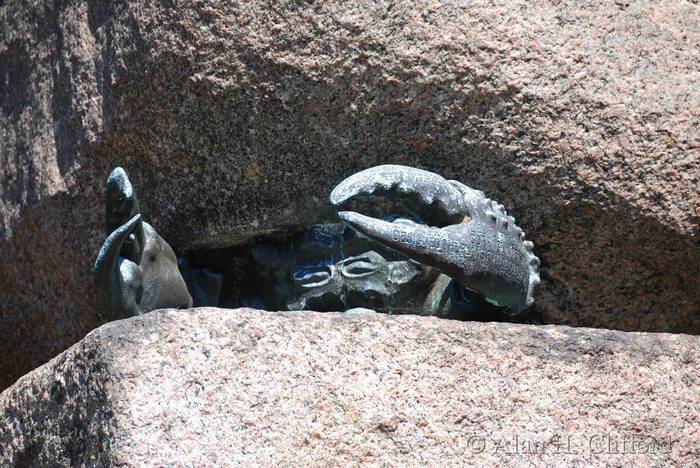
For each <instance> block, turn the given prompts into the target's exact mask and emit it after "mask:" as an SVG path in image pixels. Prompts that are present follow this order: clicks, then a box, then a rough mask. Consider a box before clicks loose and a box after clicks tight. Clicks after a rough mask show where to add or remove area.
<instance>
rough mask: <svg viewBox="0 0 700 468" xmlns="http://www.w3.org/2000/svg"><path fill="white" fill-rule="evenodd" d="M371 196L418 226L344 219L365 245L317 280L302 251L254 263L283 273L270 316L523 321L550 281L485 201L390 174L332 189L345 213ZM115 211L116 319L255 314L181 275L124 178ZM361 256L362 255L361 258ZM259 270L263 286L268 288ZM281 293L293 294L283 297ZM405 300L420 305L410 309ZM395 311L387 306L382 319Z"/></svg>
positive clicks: (506, 219) (507, 220)
mask: <svg viewBox="0 0 700 468" xmlns="http://www.w3.org/2000/svg"><path fill="white" fill-rule="evenodd" d="M368 197H383V198H384V199H389V200H391V201H393V202H398V203H399V204H400V205H402V206H403V208H404V209H405V210H406V211H408V212H409V213H410V214H412V215H413V216H415V218H417V221H416V220H412V219H410V218H406V217H403V216H398V217H396V218H394V219H393V220H392V221H387V220H382V219H377V218H373V217H369V216H366V215H363V214H360V213H357V212H353V211H340V212H339V213H338V215H339V217H340V219H341V220H342V221H343V223H345V224H346V225H347V226H349V227H350V228H351V229H350V231H352V232H355V233H356V235H355V238H356V237H357V236H358V235H359V237H360V239H358V240H350V241H347V242H349V243H348V244H347V245H346V246H345V247H346V248H347V251H346V252H344V253H345V254H346V255H344V256H342V257H341V258H335V259H334V260H333V261H332V262H331V263H330V264H328V263H325V264H323V265H321V267H320V269H318V271H311V272H309V271H305V272H302V273H303V274H302V275H301V279H300V278H298V277H297V275H296V273H298V272H295V271H294V268H293V266H292V264H293V263H294V260H295V258H294V257H295V254H294V253H291V252H294V247H293V245H282V246H281V248H280V249H279V250H280V251H282V252H285V253H283V254H281V255H280V254H279V253H278V254H277V255H275V256H273V263H274V264H272V265H270V264H267V265H261V264H260V263H257V264H256V265H257V268H259V269H267V270H274V271H276V275H277V276H275V277H274V278H271V279H270V280H269V284H265V285H264V288H263V289H264V290H265V291H268V292H269V291H273V290H275V291H277V290H279V291H281V292H280V293H279V294H278V296H279V297H278V298H280V297H281V299H280V300H278V301H277V302H274V301H272V302H268V303H267V307H266V308H270V309H276V310H279V309H283V308H290V309H298V308H304V307H305V306H307V305H309V306H311V307H312V308H316V310H339V308H345V309H352V308H354V307H358V306H359V307H366V306H367V304H370V307H371V306H372V305H373V304H377V299H378V298H379V299H387V298H388V299H389V302H392V303H394V305H395V303H397V302H398V303H401V302H402V301H403V306H404V307H403V309H401V310H402V312H399V313H406V311H410V312H411V313H417V314H422V315H437V316H440V317H449V318H462V319H466V318H469V317H473V315H471V316H470V315H469V314H465V313H464V311H465V304H469V307H470V308H471V309H473V308H474V307H477V308H481V309H482V310H486V309H489V308H491V307H495V308H497V309H498V310H500V311H503V312H504V313H505V314H507V315H515V314H517V313H519V312H520V311H522V310H524V309H526V308H528V307H529V306H530V305H531V304H532V303H533V293H534V290H535V288H536V286H537V285H538V284H539V281H540V278H539V264H540V262H539V259H538V258H537V257H536V256H535V255H534V253H533V244H532V242H529V241H527V240H525V234H524V233H523V231H522V229H520V228H519V227H518V226H517V225H516V224H515V219H514V218H513V217H512V216H508V214H507V213H506V211H505V209H504V207H503V206H502V205H500V204H499V203H497V202H495V201H493V200H491V199H489V198H487V197H486V196H485V195H484V193H483V192H481V191H478V190H473V189H471V188H469V187H467V186H466V185H464V184H462V183H460V182H457V181H453V180H446V179H444V178H443V177H441V176H440V175H438V174H435V173H433V172H429V171H425V170H421V169H416V168H412V167H406V166H398V165H383V166H376V167H373V168H370V169H366V170H364V171H361V172H358V173H356V174H354V175H352V176H350V177H348V178H347V179H345V180H343V181H342V182H341V183H340V184H338V185H337V186H336V187H335V189H334V190H333V191H332V193H331V195H330V202H331V204H332V205H334V206H336V207H343V206H345V205H347V204H351V203H354V202H355V201H357V200H358V199H363V198H368ZM106 207H107V220H106V225H105V227H106V232H107V234H108V237H107V239H106V241H105V242H104V245H103V246H102V249H101V250H100V253H99V254H98V257H97V260H96V262H95V280H96V284H97V287H98V291H99V294H100V296H101V298H102V301H103V303H104V304H105V306H106V307H107V308H108V309H109V310H110V311H111V312H112V313H113V315H114V316H115V317H129V316H133V315H138V314H142V313H145V312H148V311H150V310H154V309H157V308H164V307H178V308H184V307H190V306H192V304H193V299H192V296H194V298H195V301H194V305H218V306H231V307H236V306H241V305H251V304H250V303H245V302H240V301H239V302H231V301H230V300H228V299H226V297H225V294H224V295H220V293H221V291H220V288H221V282H222V279H221V275H218V274H217V273H214V272H212V271H209V270H199V271H196V270H192V269H190V268H189V266H187V267H184V269H183V270H180V269H179V267H178V259H177V258H176V257H175V254H174V253H173V251H172V249H171V248H170V246H169V245H168V244H167V243H166V242H165V240H163V239H162V238H161V237H160V236H159V235H158V234H157V233H156V231H155V230H154V229H153V227H151V226H150V225H149V224H148V223H146V222H144V221H142V219H141V215H140V213H139V210H138V203H137V201H136V197H135V195H134V191H133V188H132V186H131V183H130V181H129V179H128V176H127V175H126V172H125V171H124V170H123V169H121V168H116V169H115V170H114V171H113V172H112V174H110V177H109V179H108V183H107V203H106ZM421 223H425V224H421ZM329 226H331V225H329ZM335 226H340V225H335ZM336 231H337V229H335V231H334V232H336ZM347 237H348V236H347V235H344V237H343V238H344V239H346V238H347ZM351 237H352V236H351ZM362 239H369V240H364V241H362ZM314 245H315V244H313V243H311V244H308V243H307V244H306V245H305V246H304V248H303V249H302V251H304V252H306V253H305V255H306V256H307V257H304V258H303V260H305V261H308V260H309V258H308V255H309V253H308V251H309V250H311V251H312V252H313V251H314V249H315V247H314ZM352 246H355V247H357V249H359V252H354V253H353V252H352V251H351V250H352ZM319 248H320V247H319ZM254 250H255V249H252V250H251V251H254ZM341 250H342V246H341ZM391 252H394V253H391ZM216 256H217V257H219V255H216ZM253 256H254V255H253ZM397 256H398V257H397ZM399 257H400V258H399ZM186 264H187V262H182V265H181V266H183V265H186ZM312 264H313V262H312ZM258 272H259V271H256V272H255V273H256V274H255V275H254V276H255V277H256V278H260V276H259V275H258V274H257V273H258ZM337 272H341V273H344V274H339V273H337ZM334 273H335V275H334ZM183 275H184V277H185V279H183ZM280 283H288V284H287V285H283V287H281V288H280V287H277V286H278V285H279V284H280ZM276 285H277V286H276ZM205 289H206V290H208V291H209V292H210V294H209V296H210V297H209V299H208V302H207V301H205V302H202V299H201V294H200V293H201V291H203V290H205ZM363 296H365V297H363ZM407 296H420V297H411V298H409V299H408V300H407V299H406V297H407ZM395 299H396V300H395ZM372 301H374V302H372ZM385 302H386V301H385ZM385 302H382V301H379V304H380V306H379V307H380V309H381V307H382V306H381V304H383V303H385ZM252 305H255V303H253V304H252ZM471 309H470V310H471ZM377 310H379V309H377ZM382 310H384V309H382ZM384 311H387V310H384ZM388 311H389V312H391V309H389V310H388ZM488 317H489V316H487V318H488Z"/></svg>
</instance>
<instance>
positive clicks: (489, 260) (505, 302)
mask: <svg viewBox="0 0 700 468" xmlns="http://www.w3.org/2000/svg"><path fill="white" fill-rule="evenodd" d="M370 196H384V197H388V198H390V199H392V200H396V201H399V202H403V205H404V207H405V209H406V210H407V211H409V212H410V213H412V214H414V215H416V216H418V217H419V218H421V219H422V220H423V221H424V222H426V223H428V224H427V225H422V224H412V223H401V222H396V221H394V222H387V221H383V220H380V219H376V218H372V217H369V216H365V215H363V214H360V213H356V212H353V211H340V212H339V213H338V215H339V216H340V218H341V220H343V221H344V222H345V223H346V224H348V225H349V226H350V227H352V228H353V229H355V230H356V231H357V232H359V233H360V234H362V235H364V236H366V237H369V238H370V239H373V240H375V241H377V242H379V243H381V244H383V245H386V246H387V247H389V248H392V249H394V250H396V251H398V252H400V253H402V254H404V255H406V256H407V257H409V258H411V259H413V260H415V261H418V262H421V263H423V264H425V265H428V266H432V267H435V268H438V269H439V270H440V271H442V272H443V273H444V274H446V275H447V276H449V277H451V278H452V279H454V280H455V281H457V282H458V283H459V284H460V285H461V286H462V287H463V288H466V289H468V290H471V291H473V292H476V293H478V294H480V295H482V296H484V298H485V299H486V300H488V301H489V302H491V303H493V304H495V305H498V306H500V307H503V308H504V309H505V311H506V312H508V313H510V314H517V313H518V312H520V311H522V310H524V309H526V308H527V307H529V306H530V305H532V303H533V293H534V290H535V288H536V287H537V285H538V284H539V282H540V277H539V265H540V261H539V259H538V258H537V257H536V256H535V255H534V253H533V244H532V242H530V241H527V240H525V234H524V233H523V230H522V229H520V228H519V227H518V226H517V225H516V224H515V219H514V218H513V217H512V216H508V214H507V213H506V211H505V208H504V207H503V206H502V205H500V204H499V203H497V202H495V201H493V200H491V199H489V198H487V197H486V196H485V195H484V193H483V192H481V191H478V190H474V189H471V188H469V187H467V186H466V185H464V184H462V183H460V182H457V181H453V180H446V179H444V178H443V177H442V176H440V175H438V174H435V173H433V172H429V171H425V170H421V169H416V168H412V167H407V166H399V165H383V166H376V167H373V168H370V169H366V170H364V171H361V172H358V173H356V174H354V175H352V176H350V177H348V178H347V179H345V180H343V181H342V182H341V183H340V184H338V185H337V186H336V187H335V189H333V191H332V193H331V195H330V201H331V203H332V204H333V205H335V206H342V205H344V204H346V203H347V202H350V201H351V200H354V199H357V198H361V197H370Z"/></svg>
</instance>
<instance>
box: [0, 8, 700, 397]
mask: <svg viewBox="0 0 700 468" xmlns="http://www.w3.org/2000/svg"><path fill="white" fill-rule="evenodd" d="M698 24H700V5H698V4H697V2H688V1H685V0H662V1H656V0H654V1H651V0H640V1H634V2H631V1H600V0H568V1H567V0H565V1H553V0H552V1H550V0H472V1H462V0H459V1H457V0H454V1H442V0H441V1H420V2H416V1H413V0H411V1H408V0H405V1H398V2H396V1H383V0H377V1H372V2H366V1H343V2H340V1H333V2H300V1H296V0H293V1H292V0H289V1H275V2H260V1H248V0H246V1H237V0H233V1H231V0H201V1H200V0H197V1H192V0H188V1H181V0H175V1H171V2H150V1H145V0H134V1H130V2H84V1H77V0H66V1H61V2H49V1H46V0H6V1H3V2H1V3H0V70H2V72H0V148H1V150H0V155H1V158H2V159H1V161H0V334H1V335H0V388H2V387H4V386H6V385H9V384H10V383H12V382H13V381H14V380H15V379H16V378H17V377H19V376H20V375H22V374H24V373H25V372H27V371H28V370H30V369H32V368H34V367H36V366H37V365H39V364H42V363H44V362H46V361H47V360H48V359H49V358H51V357H53V356H55V355H56V354H58V353H59V352H61V351H63V350H65V349H66V348H67V347H68V346H70V345H71V344H73V343H75V342H76V341H78V340H80V339H81V338H82V337H83V336H85V334H86V333H87V332H89V331H90V330H92V329H93V328H95V327H97V326H99V325H100V324H102V323H104V322H105V321H106V320H107V319H108V317H105V316H104V313H103V312H101V311H102V310H103V309H102V308H101V307H99V305H97V304H96V300H95V294H94V291H93V289H92V284H91V265H92V262H93V260H94V256H95V254H96V252H97V249H98V247H99V245H100V242H101V240H102V231H101V220H102V216H103V214H102V196H103V190H104V180H105V177H106V175H107V174H108V172H109V171H110V170H111V169H112V167H113V166H115V165H117V164H119V165H123V166H124V167H125V168H126V169H127V170H128V171H129V174H130V175H131V176H132V179H133V181H134V184H135V186H136V187H137V189H138V192H139V195H140V197H141V202H142V203H141V205H142V209H143V213H144V215H145V219H146V220H147V221H148V222H150V223H152V224H153V225H154V226H155V227H156V228H157V229H158V231H159V232H160V233H161V234H162V235H163V236H164V238H165V239H167V240H168V241H169V242H170V243H171V245H172V246H173V247H174V248H175V249H176V251H177V252H179V253H182V252H183V251H184V250H185V249H186V248H188V247H191V246H193V245H202V244H207V245H213V244H219V243H227V242H233V241H238V240H240V239H243V238H246V237H249V236H251V235H254V234H256V233H260V232H267V231H272V230H276V229H280V228H285V227H288V226H299V225H303V224H306V223H310V222H317V221H323V220H335V219H336V218H335V215H334V213H333V211H332V210H331V209H330V207H329V206H328V205H327V204H326V200H327V197H328V194H329V193H330V191H331V189H332V187H333V186H334V184H336V183H337V182H339V181H340V180H342V179H343V178H345V177H346V176H348V175H350V174H352V173H354V172H356V171H358V170H360V169H365V168H367V167H370V166H373V165H376V164H380V163H387V162H390V163H397V164H406V165H411V166H417V167H420V168H425V169H430V170H433V171H435V172H438V173H440V174H442V175H444V176H445V177H448V178H454V179H457V180H460V181H462V182H464V183H466V184H468V185H469V186H471V187H474V188H478V189H482V190H484V191H485V192H486V193H487V194H488V195H489V196H490V197H492V198H494V199H496V200H498V201H500V202H502V203H504V204H505V206H506V208H507V209H508V212H509V213H511V214H513V215H514V216H516V218H517V219H518V223H519V224H520V225H521V226H522V227H523V228H524V229H525V230H526V231H527V232H528V238H529V239H532V240H533V241H534V242H535V246H536V250H535V253H536V254H537V255H538V256H539V257H540V259H541V260H542V271H543V273H542V287H541V290H540V292H539V294H538V295H537V302H536V306H535V308H534V309H533V311H532V316H533V320H535V321H539V322H546V323H557V324H567V325H578V326H592V327H605V328H616V329H624V330H646V331H670V332H688V333H700V284H699V283H698V281H699V280H698V278H700V248H699V247H700V245H699V237H698V233H699V232H700V230H699V228H698V226H699V223H700V195H699V193H700V192H699V191H698V184H699V183H700V180H699V177H700V128H699V125H700V116H699V114H698V113H699V112H700V71H699V69H698V63H700V30H699V29H698Z"/></svg>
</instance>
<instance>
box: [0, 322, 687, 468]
mask: <svg viewBox="0 0 700 468" xmlns="http://www.w3.org/2000/svg"><path fill="white" fill-rule="evenodd" d="M698 376H700V337H694V336H688V335H669V334H647V333H625V332H617V331H601V330H592V329H573V328H569V327H562V326H545V327H536V326H531V325H515V324H486V323H461V322H456V321H446V320H438V319H433V318H421V317H415V316H401V317H395V316H394V317H392V316H387V315H379V314H372V315H367V314H353V315H341V314H336V313H330V314H318V313H313V312H302V313H269V312H260V311H253V310H224V309H204V308H202V309H190V310H178V311H174V310H165V311H157V312H153V313H150V314H147V315H145V316H142V317H138V318H134V319H129V320H124V321H119V322H113V323H110V324H107V325H105V326H103V327H101V328H99V329H97V330H95V331H93V332H92V333H90V334H89V335H88V336H87V337H86V338H85V339H84V340H82V341H81V342H79V343H78V344H76V345H75V346H73V347H72V348H70V349H69V350H68V351H66V352H64V353H62V354H61V355H60V356H58V357H57V358H55V359H53V360H52V361H51V362H49V363H48V364H46V365H45V366H43V367H41V368H39V369H37V370H35V371H33V372H32V373H30V374H28V375H27V376H25V377H23V378H21V379H20V380H19V381H18V382H17V383H16V384H15V385H14V386H13V387H11V388H9V389H7V390H6V391H5V392H4V393H2V394H1V395H0V465H2V466H24V465H26V464H36V465H40V466H67V465H85V466H106V465H110V466H122V465H124V466H142V465H149V466H150V465H177V466H211V465H218V466H222V465H224V466H229V465H233V466H241V465H243V466H251V465H255V466H260V465H264V466H270V465H278V466H279V465H281V466H299V465H324V466H327V465H329V464H330V465H347V464H355V463H358V464H366V463H371V464H375V465H378V466H416V465H421V466H454V465H490V464H499V465H519V466H522V465H523V464H526V463H532V464H534V465H537V466H542V465H548V466H571V465H572V464H573V462H575V461H577V462H579V463H581V464H584V465H611V466H662V465H663V466H669V465H673V466H691V465H692V464H693V463H695V462H696V461H697V460H698V457H700V424H698V423H699V422H700V421H699V419H698V418H699V417H700V393H698V391H697V389H698V385H700V381H699V380H698V379H699V377H698Z"/></svg>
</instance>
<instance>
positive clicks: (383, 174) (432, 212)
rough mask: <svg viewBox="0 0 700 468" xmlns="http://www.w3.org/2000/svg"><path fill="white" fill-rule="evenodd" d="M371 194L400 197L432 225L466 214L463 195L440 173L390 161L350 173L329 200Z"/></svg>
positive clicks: (454, 220)
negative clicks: (394, 163)
mask: <svg viewBox="0 0 700 468" xmlns="http://www.w3.org/2000/svg"><path fill="white" fill-rule="evenodd" d="M372 195H374V196H383V197H387V198H390V199H393V200H396V201H400V202H402V203H403V204H404V206H405V208H406V209H407V210H408V211H410V212H411V213H413V214H415V215H416V216H418V217H419V218H420V219H422V220H424V221H426V222H427V223H429V224H431V225H434V226H448V225H450V224H456V223H459V222H462V221H463V220H464V216H465V215H466V214H467V205H466V203H465V200H464V196H463V195H462V193H461V192H460V190H459V189H458V188H457V187H456V186H454V185H452V184H450V183H449V182H447V181H446V180H445V179H444V178H443V177H442V176H440V175H438V174H435V173H434V172H429V171H424V170H422V169H415V168H412V167H406V166H398V165H392V164H386V165H383V166H376V167H372V168H370V169H365V170H364V171H360V172H358V173H357V174H354V175H351V176H350V177H348V178H347V179H345V180H344V181H342V182H341V183H340V184H338V185H337V186H336V187H335V189H333V191H332V192H331V196H330V201H331V203H332V204H333V205H336V206H340V205H342V204H344V203H345V202H347V201H349V200H350V199H354V198H358V197H366V196H372Z"/></svg>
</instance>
